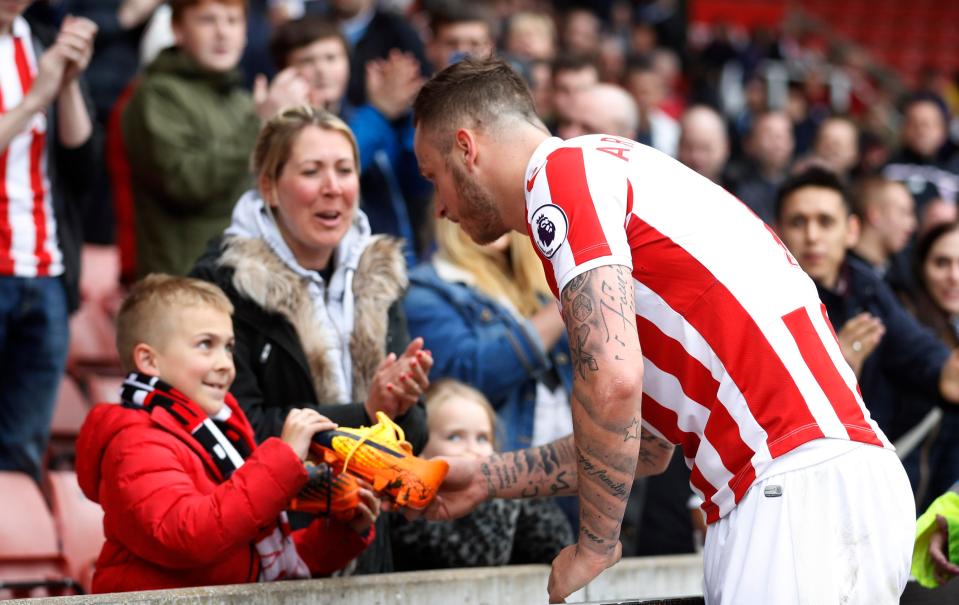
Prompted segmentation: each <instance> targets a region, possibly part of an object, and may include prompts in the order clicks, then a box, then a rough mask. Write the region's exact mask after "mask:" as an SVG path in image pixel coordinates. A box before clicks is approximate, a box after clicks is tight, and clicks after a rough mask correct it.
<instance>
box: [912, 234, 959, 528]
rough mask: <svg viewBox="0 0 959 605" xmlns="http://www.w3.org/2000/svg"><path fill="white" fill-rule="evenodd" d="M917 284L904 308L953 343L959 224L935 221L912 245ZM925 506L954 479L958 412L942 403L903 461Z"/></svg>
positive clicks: (957, 330)
mask: <svg viewBox="0 0 959 605" xmlns="http://www.w3.org/2000/svg"><path fill="white" fill-rule="evenodd" d="M916 276H917V277H918V280H919V284H920V287H919V288H918V291H917V292H916V293H915V295H914V296H913V300H912V301H909V302H910V304H908V306H909V307H910V308H911V310H912V311H913V314H914V315H915V316H916V318H917V319H918V320H919V321H920V322H922V323H923V324H925V325H926V326H928V327H929V328H930V329H932V330H933V331H934V332H935V333H936V335H937V336H938V337H939V338H940V339H941V340H942V341H943V342H944V343H945V344H946V345H948V346H949V347H950V348H952V349H956V348H957V347H959V222H948V223H941V224H939V225H937V226H935V227H933V228H932V229H930V230H929V231H927V232H926V233H925V234H924V235H923V236H922V237H921V238H920V239H919V241H918V243H917V245H916ZM903 464H904V465H905V467H906V472H907V473H908V474H909V479H910V480H911V481H912V485H913V490H914V491H915V493H916V502H917V505H918V506H917V508H918V509H919V510H922V509H925V508H926V507H927V506H928V505H929V502H930V501H931V500H932V499H933V498H935V497H936V496H938V495H939V494H942V493H943V492H945V491H946V490H948V489H949V487H950V486H951V485H952V484H953V483H954V482H955V481H956V479H957V478H959V410H957V409H956V408H955V407H954V406H943V407H942V417H941V419H940V420H939V422H938V424H937V425H936V426H935V427H933V429H932V430H931V431H930V432H929V434H928V435H927V436H926V438H925V440H924V441H923V443H922V444H921V445H920V446H919V447H917V448H916V449H915V450H914V451H913V452H911V453H910V454H909V455H908V456H906V458H905V459H904V460H903Z"/></svg>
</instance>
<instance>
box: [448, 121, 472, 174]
mask: <svg viewBox="0 0 959 605" xmlns="http://www.w3.org/2000/svg"><path fill="white" fill-rule="evenodd" d="M453 153H454V158H455V159H457V160H459V161H462V162H463V166H464V167H465V168H466V169H467V170H470V169H472V167H473V164H475V163H476V155H477V149H476V136H475V134H474V133H473V132H472V131H470V130H469V129H466V128H460V129H459V130H457V131H456V145H455V148H454V151H453Z"/></svg>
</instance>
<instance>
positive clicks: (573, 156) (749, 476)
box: [526, 135, 892, 523]
mask: <svg viewBox="0 0 959 605" xmlns="http://www.w3.org/2000/svg"><path fill="white" fill-rule="evenodd" d="M526 178H527V183H526V184H527V188H526V189H527V193H526V203H527V220H528V223H529V224H528V228H529V232H530V237H531V238H532V240H533V242H534V244H535V247H536V249H537V253H538V254H539V255H540V259H541V260H542V261H543V265H544V268H545V269H546V274H547V279H548V281H549V283H550V287H551V288H552V290H553V293H554V295H556V296H557V298H558V297H559V293H560V292H561V291H562V289H563V287H565V286H566V284H567V283H568V282H569V281H570V280H571V279H572V278H573V277H575V276H577V275H579V274H581V273H583V272H585V271H588V270H590V269H593V268H596V267H599V266H603V265H624V266H626V267H630V268H631V270H632V276H633V290H634V292H633V294H634V300H635V308H636V323H637V328H638V333H639V342H640V345H641V347H642V351H643V361H644V372H645V374H644V380H643V402H642V414H643V423H644V425H645V426H646V427H647V428H648V429H649V430H651V431H652V432H654V433H656V434H658V435H660V436H662V437H663V438H665V439H668V440H669V441H671V442H672V443H675V444H679V445H682V448H683V453H684V455H685V456H686V461H687V464H688V465H689V466H690V469H691V475H690V483H691V486H692V488H693V490H694V491H696V492H697V493H698V494H699V495H700V496H701V497H702V498H703V501H704V503H703V510H704V512H705V513H706V518H707V521H708V522H710V523H711V522H713V521H716V520H717V519H719V518H721V517H723V516H725V515H726V514H727V513H728V512H729V511H730V510H732V509H733V508H734V507H735V505H736V503H737V502H739V500H740V499H741V498H742V497H743V495H744V494H745V493H746V491H747V490H748V489H749V487H750V486H751V485H752V484H753V483H754V482H755V481H756V479H757V478H760V477H764V476H768V475H770V474H773V473H772V471H773V469H774V467H775V469H776V470H777V471H778V472H782V471H783V470H787V469H786V467H787V466H788V467H789V468H801V467H802V466H809V465H812V464H816V463H818V462H821V461H822V460H824V459H827V458H829V457H832V456H835V455H837V453H839V452H840V451H845V449H848V448H849V447H850V444H851V443H852V442H859V443H866V444H872V445H877V446H881V447H886V448H891V447H892V446H891V445H890V443H889V442H888V440H887V439H886V437H885V436H884V435H883V434H882V432H881V431H880V430H879V428H878V426H877V425H876V424H875V422H874V421H872V420H871V419H870V417H869V412H868V411H867V410H866V407H865V405H864V404H863V401H862V397H861V395H860V393H859V389H858V386H857V383H856V378H855V375H854V374H853V372H852V370H851V369H850V368H849V366H848V364H846V362H845V361H844V360H843V358H842V353H841V352H840V349H839V344H838V342H837V340H836V337H835V334H834V333H833V331H832V328H831V326H830V323H829V321H828V319H827V318H826V315H825V308H824V307H823V305H822V303H821V302H820V300H819V297H818V294H817V293H816V287H815V285H814V284H813V282H812V280H811V279H810V278H809V277H808V276H807V275H806V274H805V273H804V272H803V271H802V269H800V268H799V266H798V264H797V263H796V261H795V259H794V258H793V257H792V255H791V254H789V252H788V251H787V250H786V248H785V246H784V245H783V244H782V242H780V241H779V238H777V237H776V235H775V234H774V233H773V232H772V231H771V230H769V229H768V228H767V227H766V226H765V224H764V223H763V222H762V221H761V220H760V219H759V218H757V217H756V215H755V214H753V213H752V211H750V210H749V209H748V208H747V207H746V206H745V205H744V204H742V203H741V202H740V201H739V200H737V199H736V198H735V197H734V196H732V195H730V194H729V193H728V192H726V191H725V190H723V189H722V188H721V187H718V186H717V185H715V184H713V183H712V182H710V181H709V180H708V179H706V178H704V177H702V176H700V175H698V174H696V173H695V172H693V171H692V170H690V169H688V168H686V167H685V166H683V165H682V164H680V163H679V162H677V161H675V160H673V159H672V158H670V157H669V156H667V155H665V154H662V153H660V152H658V151H656V150H654V149H652V148H650V147H646V146H645V145H641V144H639V143H635V142H633V141H629V140H626V139H622V138H618V137H612V136H605V135H590V136H584V137H578V138H575V139H571V140H569V141H565V142H564V141H562V140H561V139H556V138H553V139H548V140H546V141H544V142H543V143H542V144H541V145H540V146H539V147H538V148H537V149H536V151H535V153H534V154H533V156H532V158H531V159H530V162H529V165H528V167H527V172H526ZM823 438H829V439H827V440H825V441H820V442H817V444H812V443H811V442H814V441H816V440H822V439H823ZM834 440H841V441H834ZM799 446H804V447H803V448H802V449H801V450H796V448H798V447H799ZM794 450H796V451H794ZM788 452H794V453H793V454H791V459H790V460H789V462H788V463H787V462H786V460H785V459H783V458H781V457H782V456H783V455H784V454H786V453H788ZM787 458H790V457H787ZM777 459H778V460H780V461H782V463H781V464H779V465H778V466H777Z"/></svg>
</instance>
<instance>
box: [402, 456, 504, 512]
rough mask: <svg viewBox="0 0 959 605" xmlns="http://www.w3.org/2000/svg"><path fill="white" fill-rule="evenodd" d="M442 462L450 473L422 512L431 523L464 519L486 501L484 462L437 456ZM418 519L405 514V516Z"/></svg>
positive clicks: (486, 489) (487, 493) (486, 488)
mask: <svg viewBox="0 0 959 605" xmlns="http://www.w3.org/2000/svg"><path fill="white" fill-rule="evenodd" d="M438 458H441V459H443V460H446V461H447V462H448V463H449V465H450V469H449V472H447V473H446V479H444V480H443V484H442V485H440V489H439V491H438V492H437V493H436V497H435V498H434V499H433V502H431V503H430V505H429V507H428V508H427V509H426V518H427V519H430V520H432V521H450V520H452V519H459V518H460V517H462V516H464V515H468V514H469V513H471V512H473V510H474V509H475V508H476V507H477V506H479V505H480V504H482V503H483V502H484V501H485V500H487V499H488V498H489V497H490V493H489V487H488V485H487V482H486V479H485V475H484V474H483V472H482V465H483V462H484V461H481V460H477V459H475V458H467V457H458V456H457V457H447V456H438ZM420 515H422V513H420V512H417V511H409V512H408V513H407V516H408V517H410V518H415V517H418V516H420Z"/></svg>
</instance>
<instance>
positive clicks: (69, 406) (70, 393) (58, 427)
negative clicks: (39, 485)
mask: <svg viewBox="0 0 959 605" xmlns="http://www.w3.org/2000/svg"><path fill="white" fill-rule="evenodd" d="M89 411H90V404H89V402H88V401H87V397H86V395H84V393H83V390H82V389H81V388H80V386H79V385H78V384H77V382H76V380H75V379H74V378H73V377H71V376H70V375H64V377H63V379H62V380H61V381H60V388H59V390H58V391H57V402H56V407H55V408H54V409H53V420H52V421H51V423H50V443H49V446H48V456H47V467H48V468H72V467H73V460H74V458H75V456H76V451H75V450H76V447H75V445H76V440H77V435H79V434H80V427H81V426H82V425H83V421H84V419H85V418H86V417H87V412H89Z"/></svg>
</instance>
